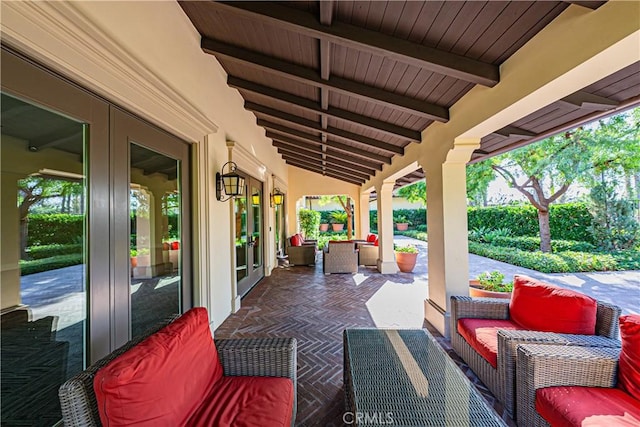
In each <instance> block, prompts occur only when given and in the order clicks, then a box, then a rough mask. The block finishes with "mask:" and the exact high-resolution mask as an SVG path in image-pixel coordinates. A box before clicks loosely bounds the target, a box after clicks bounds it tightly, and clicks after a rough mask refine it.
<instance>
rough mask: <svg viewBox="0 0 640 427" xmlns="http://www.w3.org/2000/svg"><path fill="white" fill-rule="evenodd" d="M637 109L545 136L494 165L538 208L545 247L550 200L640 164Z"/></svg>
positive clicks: (547, 249)
mask: <svg viewBox="0 0 640 427" xmlns="http://www.w3.org/2000/svg"><path fill="white" fill-rule="evenodd" d="M638 116H639V115H638V113H637V111H634V112H632V113H631V114H622V115H618V116H614V117H611V118H608V119H603V120H600V121H599V122H597V123H595V124H593V125H590V126H585V127H581V128H578V129H574V130H573V131H570V132H565V133H564V134H560V135H556V136H553V137H550V138H547V139H544V140H542V141H540V142H538V143H536V144H532V145H529V146H527V147H524V148H521V149H518V150H514V151H511V152H509V153H506V154H503V155H502V156H499V157H498V158H497V159H496V163H495V164H494V165H493V166H492V167H493V169H494V170H495V171H496V172H498V173H499V174H500V175H501V176H502V177H503V178H504V179H505V180H506V181H507V183H508V184H509V185H510V186H511V187H513V188H515V189H516V190H518V191H519V192H520V193H522V194H523V195H524V196H525V197H526V198H527V200H529V202H530V203H531V204H532V205H533V206H534V207H535V208H536V209H537V210H538V223H539V230H540V250H541V251H542V252H550V251H551V233H550V228H549V205H551V204H552V203H553V202H555V201H556V200H558V199H559V198H560V197H561V196H562V195H563V194H565V193H566V192H567V190H568V189H569V187H570V186H571V185H572V184H573V183H574V182H576V181H582V182H585V183H588V182H590V183H591V184H592V185H593V184H594V183H595V182H596V177H597V176H598V175H597V174H599V173H600V172H601V171H603V170H608V171H610V173H614V172H616V171H618V172H623V171H629V172H631V171H634V170H635V171H636V172H637V168H638V165H640V142H639V140H638V123H640V121H639V120H637V117H638Z"/></svg>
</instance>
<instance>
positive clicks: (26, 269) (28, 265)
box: [20, 254, 83, 276]
mask: <svg viewBox="0 0 640 427" xmlns="http://www.w3.org/2000/svg"><path fill="white" fill-rule="evenodd" d="M82 262H83V257H82V254H71V255H58V256H53V257H49V258H43V259H36V260H33V261H20V274H21V275H22V276H26V275H28V274H33V273H40V272H42V271H49V270H55V269H58V268H63V267H69V266H71V265H78V264H82Z"/></svg>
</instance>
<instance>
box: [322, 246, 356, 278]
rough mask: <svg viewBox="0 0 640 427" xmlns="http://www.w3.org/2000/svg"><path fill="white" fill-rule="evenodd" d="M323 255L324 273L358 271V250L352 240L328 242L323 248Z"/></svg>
mask: <svg viewBox="0 0 640 427" xmlns="http://www.w3.org/2000/svg"><path fill="white" fill-rule="evenodd" d="M323 257H324V258H323V263H322V265H323V271H324V274H331V273H357V272H358V252H357V251H356V244H355V243H354V242H350V241H335V242H329V243H327V246H326V247H325V248H324V253H323Z"/></svg>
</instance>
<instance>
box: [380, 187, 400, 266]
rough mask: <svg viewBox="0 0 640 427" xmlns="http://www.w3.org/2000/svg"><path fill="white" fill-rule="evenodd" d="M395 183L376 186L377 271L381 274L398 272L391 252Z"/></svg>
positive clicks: (393, 254)
mask: <svg viewBox="0 0 640 427" xmlns="http://www.w3.org/2000/svg"><path fill="white" fill-rule="evenodd" d="M394 185H395V181H391V182H387V181H385V182H383V183H382V185H380V186H376V193H377V196H378V241H379V244H380V250H379V253H380V258H378V271H380V273H382V274H394V273H397V272H398V265H397V264H396V256H395V253H394V252H393V205H392V192H393V186H394Z"/></svg>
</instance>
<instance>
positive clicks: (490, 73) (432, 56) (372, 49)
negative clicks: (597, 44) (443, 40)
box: [214, 1, 500, 87]
mask: <svg viewBox="0 0 640 427" xmlns="http://www.w3.org/2000/svg"><path fill="white" fill-rule="evenodd" d="M320 3H321V4H322V3H323V2H322V1H321V2H320ZM214 4H215V5H216V6H217V7H218V8H224V9H227V10H230V11H233V12H235V13H238V14H241V15H244V16H247V17H249V18H251V19H254V20H259V21H261V22H264V23H267V24H272V25H275V26H278V27H280V28H283V29H286V30H290V31H294V32H297V33H301V34H304V35H308V36H312V37H316V38H319V39H321V40H329V41H331V42H332V43H336V44H340V45H342V46H346V47H349V48H352V49H357V50H360V51H364V52H369V53H372V54H374V55H379V56H382V57H386V58H390V59H393V60H396V61H400V62H402V63H405V64H409V65H413V66H416V67H419V68H422V69H425V70H429V71H433V72H435V73H439V74H443V75H448V76H451V77H454V78H456V79H461V80H464V81H468V82H471V83H476V84H481V85H484V86H489V87H493V86H495V85H496V84H498V82H499V81H500V69H499V67H498V66H497V65H493V64H489V63H486V62H482V61H478V60H475V59H471V58H467V57H465V56H462V55H457V54H454V53H451V52H447V51H444V50H440V49H436V48H432V47H428V46H424V45H421V44H418V43H413V42H410V41H408V40H403V39H400V38H396V37H391V36H388V35H386V34H383V33H381V32H378V31H373V30H369V29H366V28H362V27H357V26H354V25H350V24H346V23H343V22H338V21H336V22H333V23H332V25H331V26H327V25H323V24H322V23H321V22H319V21H318V19H317V18H316V17H315V16H313V15H312V14H310V13H307V12H305V11H302V10H297V9H294V8H290V7H286V6H280V5H277V4H274V3H271V2H268V3H267V2H215V3H214Z"/></svg>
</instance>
